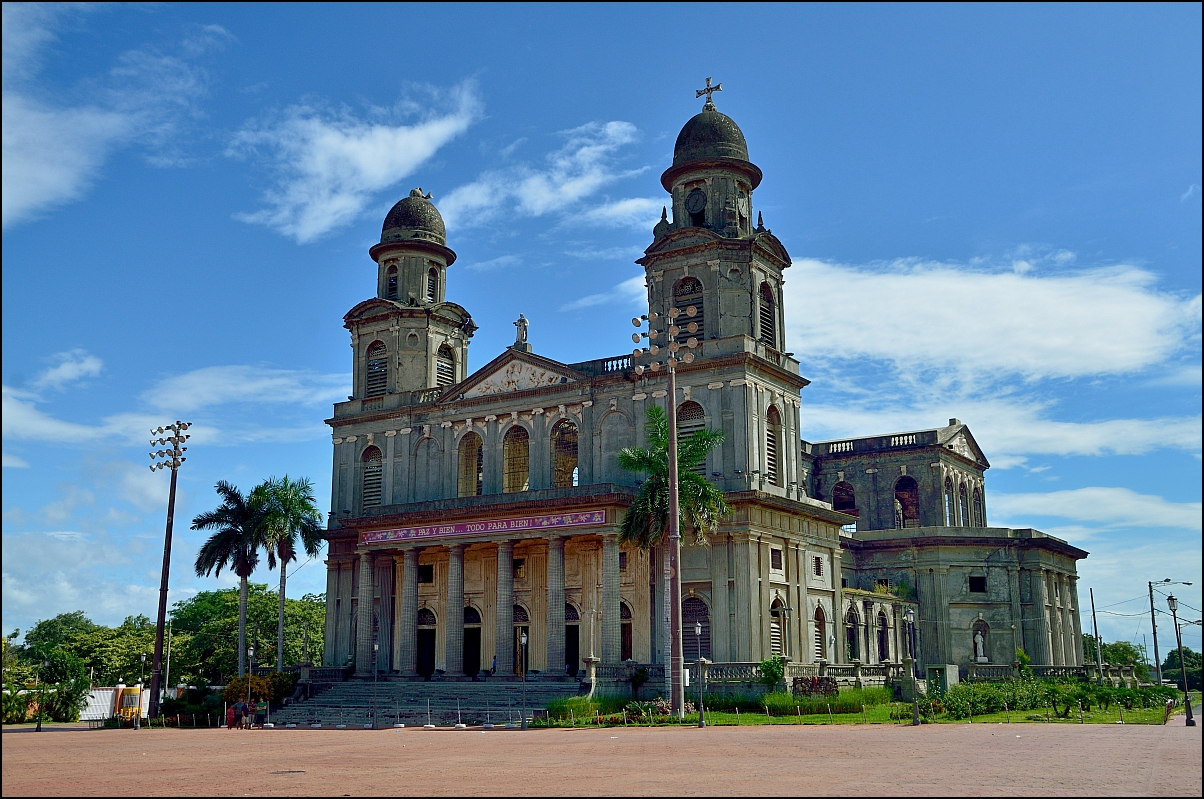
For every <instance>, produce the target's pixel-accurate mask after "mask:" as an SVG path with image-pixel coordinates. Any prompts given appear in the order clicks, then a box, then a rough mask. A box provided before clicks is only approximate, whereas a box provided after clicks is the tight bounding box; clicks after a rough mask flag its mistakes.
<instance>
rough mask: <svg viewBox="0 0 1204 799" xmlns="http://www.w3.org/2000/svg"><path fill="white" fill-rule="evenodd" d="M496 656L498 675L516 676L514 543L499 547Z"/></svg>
mask: <svg viewBox="0 0 1204 799" xmlns="http://www.w3.org/2000/svg"><path fill="white" fill-rule="evenodd" d="M494 605H495V608H496V618H495V623H496V627H495V628H494V630H495V633H494V639H495V640H496V642H497V643H496V645H495V650H496V651H495V655H496V656H497V673H498V674H500V675H502V676H503V677H509V676H511V675H512V674H514V542H513V541H501V542H499V543H498V545H497V601H496V602H495V603H494Z"/></svg>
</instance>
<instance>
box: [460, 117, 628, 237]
mask: <svg viewBox="0 0 1204 799" xmlns="http://www.w3.org/2000/svg"><path fill="white" fill-rule="evenodd" d="M560 135H561V136H563V137H564V138H565V143H564V145H563V146H561V147H560V149H558V150H556V151H555V152H552V153H550V154H549V155H548V156H547V165H546V166H545V167H544V168H543V169H533V168H531V167H530V166H527V165H523V166H518V167H514V168H513V169H508V170H504V171H494V172H486V173H483V174H482V175H481V176H480V177H479V178H478V179H477V180H475V181H474V182H472V183H469V184H467V185H464V186H460V187H458V188H456V189H453V190H452V191H451V192H449V193H448V194H447V196H446V197H445V198H444V199H443V200H442V201H441V202H439V211H440V213H441V214H443V218H444V220H445V221H446V222H447V226H448V228H449V229H451V228H453V227H461V228H464V227H472V226H474V225H480V224H484V223H487V222H489V221H491V220H492V219H494V218H495V217H496V216H497V214H498V213H499V212H501V211H503V210H505V212H506V213H508V214H521V215H523V216H536V217H538V216H544V215H545V214H550V213H567V212H568V211H569V210H570V207H572V206H574V204H576V203H577V202H579V201H580V200H582V199H584V198H585V197H589V196H592V195H593V194H595V193H596V192H597V191H598V190H600V189H601V188H602V187H604V186H606V185H608V184H610V183H613V182H614V181H616V180H619V179H620V178H623V177H628V176H631V175H635V174H639V173H640V172H642V171H643V170H642V169H637V170H629V171H624V170H620V169H619V168H618V167H617V166H616V165H615V163H614V162H615V160H616V157H617V155H618V152H619V150H620V149H621V148H622V147H623V146H624V145H627V144H631V143H632V142H634V141H636V139H637V138H638V136H639V131H638V130H637V129H636V127H635V126H634V125H632V124H631V123H630V122H617V121H616V122H606V123H598V122H590V123H588V124H585V125H582V126H581V127H578V128H573V129H572V130H567V131H563V132H562V133H561V134H560Z"/></svg>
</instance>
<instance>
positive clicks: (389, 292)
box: [385, 266, 397, 300]
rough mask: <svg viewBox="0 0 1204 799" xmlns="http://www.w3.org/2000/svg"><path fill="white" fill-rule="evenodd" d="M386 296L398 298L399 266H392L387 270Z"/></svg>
mask: <svg viewBox="0 0 1204 799" xmlns="http://www.w3.org/2000/svg"><path fill="white" fill-rule="evenodd" d="M385 298H386V299H390V300H395V299H397V267H396V266H390V267H389V269H388V271H386V272H385Z"/></svg>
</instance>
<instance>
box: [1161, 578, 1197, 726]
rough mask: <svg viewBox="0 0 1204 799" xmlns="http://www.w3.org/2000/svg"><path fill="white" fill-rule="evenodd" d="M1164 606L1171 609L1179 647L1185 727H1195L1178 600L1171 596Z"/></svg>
mask: <svg viewBox="0 0 1204 799" xmlns="http://www.w3.org/2000/svg"><path fill="white" fill-rule="evenodd" d="M1166 606H1167V607H1168V608H1170V609H1171V619H1172V620H1173V622H1174V624H1175V642H1176V643H1177V644H1178V645H1179V672H1180V674H1181V675H1182V677H1183V706H1184V707H1186V708H1187V726H1188V727H1194V726H1196V720H1195V718H1194V717H1193V716H1192V714H1191V693H1190V692H1189V691H1188V690H1187V663H1186V662H1184V660H1183V635H1182V634H1181V633H1180V632H1179V600H1177V599H1175V595H1174V594H1171V595H1170V596H1168V597H1167V598H1166Z"/></svg>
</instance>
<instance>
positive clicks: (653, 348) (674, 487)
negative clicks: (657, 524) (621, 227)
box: [631, 305, 699, 718]
mask: <svg viewBox="0 0 1204 799" xmlns="http://www.w3.org/2000/svg"><path fill="white" fill-rule="evenodd" d="M683 314H684V315H685V316H686V317H694V316H697V315H698V308H697V307H695V306H693V305H690V306H688V307H687V308H685V309H684V310H683V309H681V308H676V307H673V308H670V309H669V319H668V322H669V325H668V329H667V330H664V331H659V330H656V329H654V328H653V327H652V325H654V324H656V322H657V320H658V319H660V318H661V317H660V315H659V314H657V313H656V312H655V311H652V310H649V312H648V314H647V315H646V316H641V317H639V318H638V319H632V320H631V323H632V324H633V325H635V326H636V327H641V326H642V325H643V320H645V319H646V320H648V328H649V329H648V332H647V333H632V334H631V339H632V341H634V342H635V343H636V344H639V343H641V340H642V339H643V338H647V339H648V349H646V350H645V349H643V348H642V347H637V348H636V349H635V351H634V352H633V353H632V355H633V357H634V358H643V357H644V356H646V355H652V356H656V355H657V354H658V353H659V352H660V346H659V345H657V344H656V343H654V342H655V341H656V338H657V337H658V336H660V335H662V333H663V334H664V335H665V349H667V350H668V351H669V354H668V357H667V358H666V359H665V362H664V364H663V366H664V367H665V370H666V371H667V372H668V377H669V390H668V395H667V396H668V403H667V404H668V414H667V415H668V417H669V671H670V674H669V701H670V706H671V707H672V710H673V713H674V714H676V715H677V717H678V718H682V717H684V716H685V693H684V691H685V687H684V685H683V684H682V676H683V675H682V671H683V670H684V657H683V653H682V640H681V518H680V515H681V514H680V509H679V497H678V474H677V377H676V374H677V364H678V359H677V353H678V351H679V350H680V349H681V344H680V343H679V342H678V341H677V337H678V336H679V335H680V334H681V333H683V332H685V333H688V334H693V333H697V332H698V323H697V322H686V323H685V325H684V331H683V328H682V327H681V326H679V325H677V324H676V321H677V318H678V317H679V316H682V315H683ZM698 344H699V342H698V339H697V338H695V337H694V336H693V335H690V337H689V338H688V339H687V340H686V347H687V349H690V350H693V349H696V348H697V347H698ZM681 360H682V361H684V362H685V363H692V362H693V361H694V353H692V352H685V353H683V354H682V357H681ZM661 366H662V364H661V363H660V362H659V361H652V362H651V363H649V364H648V366H646V367H645V366H643V365H642V364H641V365H639V366H636V368H635V373H636V375H637V376H640V377H642V376H643V375H644V374H645V373H647V372H651V373H652V374H653V375H655V374H656V373H657V372H659V371H660V369H661Z"/></svg>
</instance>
